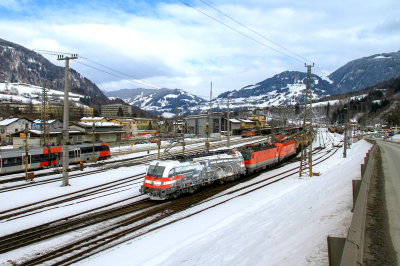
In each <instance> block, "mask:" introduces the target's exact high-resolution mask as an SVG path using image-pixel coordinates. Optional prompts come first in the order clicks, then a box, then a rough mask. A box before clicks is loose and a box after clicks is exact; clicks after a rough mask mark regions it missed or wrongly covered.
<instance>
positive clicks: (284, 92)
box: [118, 51, 400, 114]
mask: <svg viewBox="0 0 400 266" xmlns="http://www.w3.org/2000/svg"><path fill="white" fill-rule="evenodd" d="M312 70H313V72H315V68H313V69H312ZM399 75H400V51H399V52H396V53H388V54H376V55H372V56H368V57H364V58H360V59H356V60H353V61H351V62H349V63H347V64H346V65H344V66H342V67H340V68H339V69H338V70H336V71H335V72H333V73H332V74H330V75H329V76H328V77H320V76H318V75H316V74H314V73H313V74H312V86H313V100H317V99H319V98H322V97H325V96H329V95H335V94H342V93H346V92H353V91H356V90H361V89H364V88H366V87H370V86H374V85H375V84H377V83H379V82H382V81H384V80H389V79H391V78H395V77H397V76H399ZM306 80H307V73H305V72H299V71H285V72H282V73H280V74H277V75H275V76H273V77H271V78H268V79H265V80H263V81H261V82H258V83H256V84H252V85H248V86H245V87H243V88H241V89H239V90H233V91H227V92H224V93H222V94H220V95H219V96H218V97H217V98H216V99H214V100H213V109H214V110H217V108H218V106H219V108H220V109H226V107H227V100H226V97H228V96H229V98H230V108H231V109H232V110H233V109H235V108H249V109H253V108H257V107H258V108H263V107H266V106H277V105H294V104H296V103H298V102H303V101H304V94H303V93H302V91H304V90H305V88H306ZM118 93H119V95H123V97H120V98H121V99H122V100H124V101H125V102H127V103H129V104H131V105H135V106H139V107H141V108H143V109H145V110H147V111H152V112H158V113H160V112H171V113H174V112H175V102H176V101H177V100H178V107H179V113H180V114H183V113H186V114H188V113H197V112H200V111H202V110H204V111H205V110H208V109H209V103H208V101H206V100H204V99H202V98H199V97H196V96H194V95H191V94H189V93H186V92H184V91H182V90H178V89H176V90H168V89H162V90H156V91H154V92H152V90H146V91H144V90H143V89H136V90H135V91H134V90H129V91H128V90H124V91H123V92H122V91H121V92H118ZM127 93H129V94H130V96H129V97H127V96H126V95H127ZM132 93H133V94H132Z"/></svg>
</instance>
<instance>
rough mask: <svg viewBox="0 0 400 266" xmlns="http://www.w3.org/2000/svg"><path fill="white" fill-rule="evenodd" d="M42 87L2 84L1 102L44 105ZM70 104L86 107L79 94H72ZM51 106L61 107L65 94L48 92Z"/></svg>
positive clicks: (70, 94)
mask: <svg viewBox="0 0 400 266" xmlns="http://www.w3.org/2000/svg"><path fill="white" fill-rule="evenodd" d="M42 89H43V88H42V87H39V86H35V85H31V84H25V83H0V102H14V103H15V102H20V103H31V104H33V105H40V104H41V103H42ZM68 95H69V97H68V98H69V100H70V103H71V104H73V105H74V106H79V107H86V108H89V107H88V106H86V105H84V104H82V103H81V102H80V101H79V99H80V98H82V97H84V95H80V94H77V93H72V92H70V93H69V94H68ZM47 98H48V101H49V103H48V104H49V105H59V104H62V103H63V101H64V92H61V91H57V90H51V89H50V90H49V89H48V91H47Z"/></svg>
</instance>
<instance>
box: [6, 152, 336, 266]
mask: <svg viewBox="0 0 400 266" xmlns="http://www.w3.org/2000/svg"><path fill="white" fill-rule="evenodd" d="M313 153H315V154H318V153H321V150H319V149H315V150H314V152H313ZM328 153H329V151H328ZM325 154H326V153H325ZM323 156H324V155H322V156H321V157H323ZM321 157H320V158H321ZM318 159H319V158H317V159H316V160H318ZM278 167H282V165H280V166H278ZM276 168H277V167H276ZM297 168H298V167H297ZM294 169H296V168H293V169H290V170H289V171H292V170H294ZM287 172H288V171H285V172H284V173H287ZM282 174H283V173H281V174H279V175H282ZM279 175H276V176H279ZM290 175H293V173H291V174H289V175H288V176H290ZM254 176H255V175H253V176H250V177H247V178H244V179H240V180H238V181H237V182H230V183H226V184H225V185H222V186H216V187H213V188H212V189H211V190H208V189H206V190H202V191H200V192H199V193H196V194H195V195H193V196H189V197H183V198H180V199H178V200H175V201H173V202H167V203H164V204H161V205H160V206H155V207H153V206H151V207H153V208H151V209H146V208H143V209H140V210H143V211H142V212H140V213H139V214H136V215H134V216H132V217H130V218H129V219H127V220H125V221H120V222H118V223H117V224H116V225H114V226H110V227H109V228H107V229H106V230H103V232H100V233H99V234H97V237H96V236H94V235H92V236H90V237H89V238H84V239H81V240H79V241H77V242H75V243H74V244H70V245H67V246H65V247H63V248H62V249H61V250H57V251H56V252H55V253H54V252H50V253H47V254H44V255H43V256H41V257H40V258H35V259H34V260H31V261H26V262H24V263H23V264H21V265H35V264H37V263H42V262H45V261H47V262H50V263H51V264H54V265H64V264H70V263H73V262H74V261H75V260H80V259H82V258H84V257H85V256H86V255H85V256H82V254H81V253H78V254H80V255H73V256H71V257H68V259H66V260H62V261H57V262H56V261H53V260H54V259H56V258H57V257H59V256H62V255H63V254H64V255H65V254H69V253H70V252H74V253H75V252H76V250H80V249H84V250H85V252H87V251H90V250H91V251H95V250H96V249H98V248H99V246H102V245H107V244H110V243H112V242H114V241H115V240H116V239H121V238H124V237H125V236H126V235H127V234H131V233H132V232H137V231H138V230H140V229H143V228H145V227H147V226H149V225H151V224H153V223H154V222H158V221H160V220H162V219H164V218H166V217H168V216H171V215H173V214H175V213H178V212H181V211H183V210H186V209H188V208H190V207H191V206H193V205H196V204H200V203H201V202H204V200H207V199H210V197H212V196H213V195H215V194H218V193H220V192H222V191H224V190H226V189H228V188H230V187H232V186H234V185H236V184H237V183H239V182H246V181H248V180H250V179H251V178H253V177H254ZM271 178H273V177H270V178H268V179H271ZM266 180H267V179H266ZM260 182H265V180H262V181H259V182H257V183H256V184H258V183H260ZM274 182H276V181H274ZM254 185H255V184H253V185H252V186H254ZM264 186H265V185H264ZM245 188H247V187H244V188H241V189H237V190H236V191H240V190H243V189H245ZM232 193H233V192H229V194H232ZM179 202H181V203H179ZM138 204H141V203H138ZM134 205H135V204H134ZM217 205H219V204H217ZM215 206H216V205H215ZM136 207H138V206H136ZM119 208H128V206H121V207H119ZM111 211H114V210H111ZM201 211H204V210H201ZM201 211H200V212H201ZM99 215H105V216H107V215H106V214H105V213H103V214H99ZM108 215H110V214H108ZM96 217H98V216H96ZM92 219H93V223H90V222H86V224H88V225H91V224H94V223H98V222H101V221H103V220H102V219H99V218H97V219H96V218H92ZM67 220H68V219H67ZM106 220H107V219H106ZM144 220H146V221H144ZM83 221H85V220H76V221H75V222H78V223H75V224H73V225H71V224H70V223H65V224H64V225H63V226H61V225H60V226H59V227H53V228H52V230H53V231H54V230H56V231H55V233H53V234H50V235H47V236H46V237H45V239H47V238H50V237H53V236H56V235H60V234H64V233H65V232H69V231H72V230H77V229H79V228H82V227H84V226H82V223H83ZM143 221H144V222H143ZM58 222H60V221H58ZM53 223H54V222H53ZM137 223H139V224H137ZM167 224H169V223H167ZM132 225H133V226H132ZM165 225H166V224H164V225H162V226H165ZM46 226H47V227H48V226H50V225H43V227H46ZM85 226H87V225H85ZM121 226H122V227H129V228H127V229H126V230H122V231H120V230H118V228H121ZM61 227H62V228H64V229H60V228H61ZM155 229H156V228H155ZM30 230H32V229H29V230H27V231H30ZM40 230H45V229H43V228H42V229H39V228H38V229H34V230H33V231H35V232H36V235H37V236H38V235H40V234H41V233H40V232H42V231H40ZM57 230H58V231H57ZM151 230H154V229H151ZM53 231H52V232H53ZM115 231H118V232H115ZM21 233H22V232H19V233H16V234H15V235H14V236H12V237H11V236H10V237H11V239H19V238H20V237H21V235H20V234H21ZM24 234H27V236H26V237H28V238H29V237H30V238H32V237H33V236H29V234H28V233H24ZM24 234H23V235H24ZM33 238H34V237H33ZM9 240H10V238H9V239H8V240H7V239H4V240H3V241H4V242H1V241H2V240H1V238H0V252H1V250H2V249H1V243H7V242H8V243H10V241H9ZM41 240H43V238H39V239H36V240H31V241H30V242H27V241H17V240H14V241H16V242H13V243H16V244H15V245H14V248H12V247H10V248H8V249H7V250H13V249H15V248H18V247H20V246H18V245H21V244H18V243H26V244H29V243H35V242H36V241H41ZM121 241H126V240H121ZM26 244H23V245H26ZM8 245H9V244H8ZM71 245H72V246H71ZM87 246H90V247H91V248H89V249H88V248H85V247H87ZM96 247H97V248H96ZM4 251H5V252H6V250H4ZM97 252H99V251H97ZM90 254H92V253H90Z"/></svg>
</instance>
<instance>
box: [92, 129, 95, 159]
mask: <svg viewBox="0 0 400 266" xmlns="http://www.w3.org/2000/svg"><path fill="white" fill-rule="evenodd" d="M95 131H96V123H95V122H93V127H92V133H93V138H92V143H93V158H92V161H93V162H94V143H95V142H96V135H95V134H94V133H95Z"/></svg>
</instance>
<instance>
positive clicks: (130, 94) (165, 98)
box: [106, 89, 206, 113]
mask: <svg viewBox="0 0 400 266" xmlns="http://www.w3.org/2000/svg"><path fill="white" fill-rule="evenodd" d="M106 94H107V95H127V96H125V97H121V99H122V100H123V101H124V102H126V103H128V104H130V105H134V106H138V107H140V108H142V109H143V110H146V111H150V112H171V113H175V106H176V102H178V110H179V113H187V112H189V111H190V109H191V107H192V106H195V105H198V104H201V103H204V102H206V100H204V99H202V98H200V97H197V96H195V95H193V94H190V93H187V92H185V91H183V90H180V89H159V90H150V89H131V90H129V89H124V90H119V91H115V92H106ZM110 98H111V99H112V97H110Z"/></svg>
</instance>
